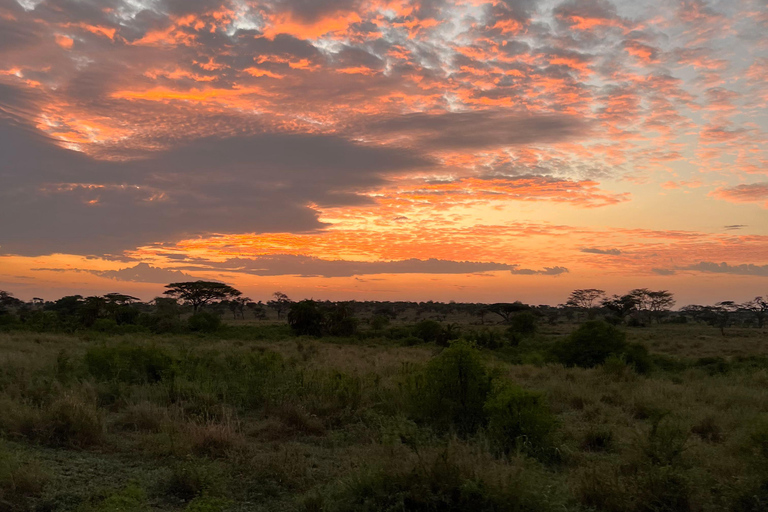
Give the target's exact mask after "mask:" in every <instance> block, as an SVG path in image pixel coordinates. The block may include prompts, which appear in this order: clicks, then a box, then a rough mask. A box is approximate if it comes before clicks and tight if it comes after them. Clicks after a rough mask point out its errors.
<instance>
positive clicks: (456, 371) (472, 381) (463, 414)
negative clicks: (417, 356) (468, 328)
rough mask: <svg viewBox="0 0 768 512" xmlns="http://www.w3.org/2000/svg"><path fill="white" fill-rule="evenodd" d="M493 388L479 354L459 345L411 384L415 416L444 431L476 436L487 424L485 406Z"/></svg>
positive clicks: (435, 360) (432, 364) (461, 344)
mask: <svg viewBox="0 0 768 512" xmlns="http://www.w3.org/2000/svg"><path fill="white" fill-rule="evenodd" d="M490 388H491V378H490V376H489V374H488V371H487V370H486V368H485V365H484V364H483V362H482V361H481V360H480V355H479V354H478V352H477V350H476V349H474V348H472V347H470V346H469V345H467V344H466V343H461V342H460V343H455V344H453V345H451V346H450V347H449V348H447V349H445V350H443V352H442V353H441V354H440V355H438V356H437V357H435V358H434V359H432V360H431V361H430V362H429V363H428V364H427V367H426V369H425V371H424V372H423V374H421V375H419V376H417V377H416V380H415V382H412V383H411V396H412V406H413V414H414V416H415V418H416V419H419V420H421V421H424V422H429V423H432V424H433V425H434V426H435V427H436V428H438V429H441V430H448V429H450V428H452V427H455V428H456V429H457V430H458V431H459V432H460V433H469V432H473V431H474V430H476V429H477V428H478V427H479V426H481V425H482V424H483V423H484V422H485V412H484V409H483V405H484V403H485V400H486V397H487V396H488V392H489V391H490Z"/></svg>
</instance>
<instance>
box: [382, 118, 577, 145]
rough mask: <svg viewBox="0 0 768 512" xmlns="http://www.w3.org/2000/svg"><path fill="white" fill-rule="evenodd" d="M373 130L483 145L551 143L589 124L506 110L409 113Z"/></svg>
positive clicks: (424, 141) (432, 142) (431, 140)
mask: <svg viewBox="0 0 768 512" xmlns="http://www.w3.org/2000/svg"><path fill="white" fill-rule="evenodd" d="M369 129H370V130H371V131H373V132H374V133H376V132H378V133H381V134H390V135H394V134H402V135H408V136H411V137H416V138H417V139H420V142H421V143H422V144H424V145H427V146H429V147H432V148H436V149H442V148H455V149H481V148H486V147H492V146H518V145H523V144H531V143H537V142H538V143H552V142H559V141H563V140H567V139H572V138H576V137H579V136H584V135H585V134H586V133H587V132H588V131H589V125H588V124H587V123H585V122H584V121H583V120H581V119H578V118H576V117H574V116H569V115H563V114H543V115H519V114H514V113H511V112H504V111H492V110H486V111H477V112H448V113H444V114H432V115H430V114H423V113H416V114H407V115H403V116H399V117H395V118H390V119H388V120H385V121H382V122H379V123H374V124H372V125H371V126H370V127H369Z"/></svg>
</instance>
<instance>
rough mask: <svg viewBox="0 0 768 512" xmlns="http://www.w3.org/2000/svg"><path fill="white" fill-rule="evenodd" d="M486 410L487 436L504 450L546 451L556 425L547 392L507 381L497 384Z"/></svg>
mask: <svg viewBox="0 0 768 512" xmlns="http://www.w3.org/2000/svg"><path fill="white" fill-rule="evenodd" d="M484 410H485V414H486V415H487V417H488V437H489V438H490V440H491V442H492V443H493V445H494V447H495V448H496V449H497V450H499V451H501V452H504V453H510V452H522V453H528V454H541V453H543V451H544V450H545V448H547V447H548V445H549V444H550V441H551V439H550V437H551V434H552V432H553V431H554V429H555V427H556V426H557V419H556V418H555V416H554V415H553V414H552V413H551V412H550V410H549V408H548V407H547V404H546V401H545V399H544V395H542V394H541V393H538V392H535V391H529V390H526V389H523V388H521V387H519V386H515V385H513V384H510V383H506V382H505V383H503V384H501V385H498V386H497V388H496V389H495V390H494V392H493V394H492V395H491V396H490V397H489V398H488V401H487V402H486V403H485V407H484Z"/></svg>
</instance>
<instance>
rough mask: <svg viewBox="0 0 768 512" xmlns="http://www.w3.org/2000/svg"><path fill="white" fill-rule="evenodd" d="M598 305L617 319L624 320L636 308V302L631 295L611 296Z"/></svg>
mask: <svg viewBox="0 0 768 512" xmlns="http://www.w3.org/2000/svg"><path fill="white" fill-rule="evenodd" d="M600 305H601V306H603V307H604V308H605V309H607V310H608V311H610V312H612V313H613V314H615V315H616V316H617V317H618V318H624V317H625V316H627V315H628V314H630V313H631V312H632V311H634V310H635V309H636V308H637V300H636V299H635V297H634V296H632V295H631V294H627V295H613V296H611V297H606V298H605V299H603V300H602V301H601V302H600Z"/></svg>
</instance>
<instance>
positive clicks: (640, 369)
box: [622, 343, 653, 375]
mask: <svg viewBox="0 0 768 512" xmlns="http://www.w3.org/2000/svg"><path fill="white" fill-rule="evenodd" d="M622 356H623V357H624V360H625V361H626V362H627V364H629V365H631V366H632V368H634V369H635V371H636V372H637V373H640V374H643V375H645V374H648V373H650V371H651V369H652V368H653V360H652V359H651V355H650V354H649V353H648V349H647V348H646V347H645V345H643V344H641V343H630V344H629V345H627V347H626V348H625V349H624V352H623V354H622Z"/></svg>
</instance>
